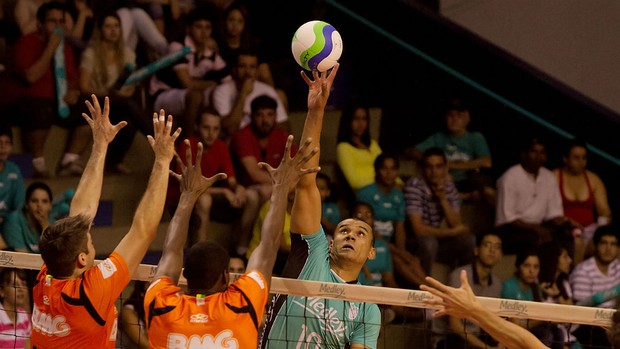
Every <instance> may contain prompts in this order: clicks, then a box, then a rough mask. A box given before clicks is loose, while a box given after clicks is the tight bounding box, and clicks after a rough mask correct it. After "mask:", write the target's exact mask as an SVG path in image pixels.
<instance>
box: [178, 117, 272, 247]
mask: <svg viewBox="0 0 620 349" xmlns="http://www.w3.org/2000/svg"><path fill="white" fill-rule="evenodd" d="M220 130H221V118H220V116H219V115H217V114H215V112H214V111H213V110H205V111H203V112H202V113H201V114H200V118H199V120H198V123H197V125H196V131H195V133H194V134H193V135H191V136H190V137H189V143H190V146H191V149H192V154H196V153H197V148H198V142H202V144H203V147H204V150H203V153H202V160H201V168H202V174H203V175H204V176H206V177H211V176H214V175H216V174H217V173H220V172H222V173H225V174H226V175H227V176H228V178H226V180H224V181H220V182H218V183H216V184H215V185H214V186H212V187H210V188H209V189H207V191H206V192H205V193H204V194H202V195H201V196H200V197H199V198H198V201H196V205H195V206H194V212H193V214H194V215H195V216H196V217H198V218H199V224H198V226H197V228H196V229H197V230H196V231H195V232H192V234H190V239H189V245H190V246H191V245H193V244H194V243H195V242H198V241H203V240H206V239H207V237H208V233H209V232H210V231H211V230H210V229H209V224H210V222H211V217H220V218H221V217H231V220H232V221H233V222H234V223H233V228H232V229H231V231H232V232H239V234H240V235H239V236H231V237H230V239H231V242H234V243H235V244H236V245H237V246H239V248H241V249H242V250H245V249H247V246H248V242H249V239H250V235H251V231H252V228H253V227H254V221H255V220H256V215H257V214H258V211H259V209H260V205H259V202H258V192H257V191H256V190H255V189H252V188H246V187H244V186H243V185H241V184H240V183H239V182H238V181H237V178H236V176H235V170H234V168H233V163H232V158H231V156H230V153H229V152H228V147H227V146H226V144H225V143H224V141H222V140H221V139H219V134H220ZM176 151H177V153H178V154H179V156H180V157H181V159H185V156H186V155H185V154H186V153H187V144H185V143H179V144H178V145H177V147H176ZM172 169H173V171H176V172H178V171H179V168H178V166H176V165H175V164H174V163H173V164H172ZM180 195H181V193H180V192H179V187H178V185H169V186H168V198H167V199H166V200H167V202H169V203H176V202H178V200H179V197H180ZM175 207H176V205H175Z"/></svg>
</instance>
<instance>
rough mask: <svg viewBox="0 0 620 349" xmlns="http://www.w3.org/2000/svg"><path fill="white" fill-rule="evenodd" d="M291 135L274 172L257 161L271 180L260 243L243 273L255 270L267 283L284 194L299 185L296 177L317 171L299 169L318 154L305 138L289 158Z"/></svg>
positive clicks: (280, 225) (281, 226)
mask: <svg viewBox="0 0 620 349" xmlns="http://www.w3.org/2000/svg"><path fill="white" fill-rule="evenodd" d="M292 143H293V136H288V139H287V141H286V149H285V151H284V153H285V154H284V157H283V158H282V161H281V162H280V166H278V168H277V169H274V168H272V167H271V166H269V165H268V164H266V163H264V162H261V163H259V166H261V167H262V168H264V169H266V170H267V172H268V173H269V176H270V177H271V181H272V184H273V190H272V192H271V202H270V206H269V211H268V212H267V215H266V216H265V220H264V221H263V226H262V227H261V240H260V243H259V245H258V247H257V248H256V250H254V252H252V255H251V256H250V260H249V261H248V266H247V270H256V271H259V272H261V273H262V274H263V276H264V277H265V279H266V280H267V282H270V280H271V272H272V270H273V265H274V264H275V262H276V256H277V254H278V249H279V248H280V239H281V237H282V230H283V229H284V216H285V212H286V206H287V202H288V193H289V191H290V190H291V189H293V188H294V187H295V185H296V184H297V183H298V182H299V180H300V178H304V177H308V176H307V174H309V173H316V172H318V171H319V168H318V167H316V166H315V167H312V168H306V169H304V168H302V166H304V165H307V164H308V163H310V162H311V160H312V159H313V157H315V155H316V153H317V152H318V151H319V149H318V148H316V147H315V148H310V145H311V144H312V140H311V139H306V141H305V142H304V144H303V145H302V146H301V148H299V151H298V152H297V154H295V156H294V157H293V158H291V144H292Z"/></svg>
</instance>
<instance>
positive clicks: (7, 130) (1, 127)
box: [0, 123, 13, 143]
mask: <svg viewBox="0 0 620 349" xmlns="http://www.w3.org/2000/svg"><path fill="white" fill-rule="evenodd" d="M0 136H7V137H9V138H10V139H11V143H13V128H12V127H11V125H8V124H5V123H0Z"/></svg>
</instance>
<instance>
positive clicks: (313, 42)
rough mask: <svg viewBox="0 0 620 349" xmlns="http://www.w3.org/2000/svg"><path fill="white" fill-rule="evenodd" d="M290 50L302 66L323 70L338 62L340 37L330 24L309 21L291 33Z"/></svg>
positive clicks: (307, 68)
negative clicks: (293, 33)
mask: <svg viewBox="0 0 620 349" xmlns="http://www.w3.org/2000/svg"><path fill="white" fill-rule="evenodd" d="M291 50H292V51H293V57H294V58H295V61H296V62H297V63H298V64H299V65H300V66H301V67H302V68H304V69H306V70H310V71H312V70H318V71H320V72H324V71H327V70H329V69H331V68H332V67H333V66H334V65H336V63H337V62H338V59H339V58H340V55H341V54H342V38H341V37H340V34H339V33H338V31H337V30H336V28H334V27H333V26H332V25H331V24H329V23H326V22H323V21H310V22H306V23H304V24H302V25H301V27H299V28H298V29H297V31H296V32H295V35H293V42H292V43H291Z"/></svg>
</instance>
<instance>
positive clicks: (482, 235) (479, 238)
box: [476, 229, 502, 247]
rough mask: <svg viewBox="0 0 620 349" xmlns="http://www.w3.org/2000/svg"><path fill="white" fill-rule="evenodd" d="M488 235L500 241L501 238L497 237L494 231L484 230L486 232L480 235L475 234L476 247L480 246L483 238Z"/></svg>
mask: <svg viewBox="0 0 620 349" xmlns="http://www.w3.org/2000/svg"><path fill="white" fill-rule="evenodd" d="M489 235H493V236H497V238H499V239H500V241H501V240H502V238H501V236H499V234H497V232H496V231H494V230H492V229H486V230H483V231H481V232H480V233H478V234H476V246H477V247H480V246H482V241H483V240H484V238H485V237H487V236H489Z"/></svg>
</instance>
